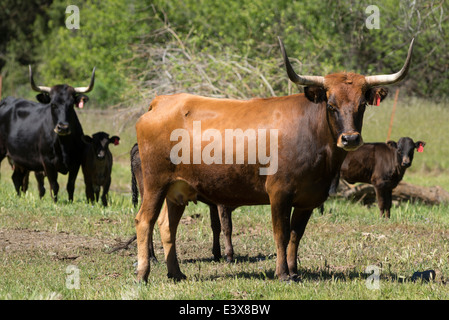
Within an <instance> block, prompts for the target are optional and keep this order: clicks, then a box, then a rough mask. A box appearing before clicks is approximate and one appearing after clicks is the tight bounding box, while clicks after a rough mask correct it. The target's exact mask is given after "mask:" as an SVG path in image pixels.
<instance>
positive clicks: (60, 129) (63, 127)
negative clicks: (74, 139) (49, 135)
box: [54, 123, 70, 136]
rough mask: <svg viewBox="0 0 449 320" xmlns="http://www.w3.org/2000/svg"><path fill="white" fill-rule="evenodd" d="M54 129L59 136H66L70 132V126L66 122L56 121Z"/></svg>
mask: <svg viewBox="0 0 449 320" xmlns="http://www.w3.org/2000/svg"><path fill="white" fill-rule="evenodd" d="M54 131H55V132H56V133H57V134H58V135H60V136H67V135H69V134H70V127H69V125H68V124H64V123H58V124H57V125H56V127H55V129H54Z"/></svg>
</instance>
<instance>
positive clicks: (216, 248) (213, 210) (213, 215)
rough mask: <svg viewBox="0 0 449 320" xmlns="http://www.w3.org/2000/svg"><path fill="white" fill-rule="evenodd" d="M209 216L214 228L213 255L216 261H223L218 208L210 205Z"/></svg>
mask: <svg viewBox="0 0 449 320" xmlns="http://www.w3.org/2000/svg"><path fill="white" fill-rule="evenodd" d="M209 215H210V226H211V228H212V235H213V244H212V254H213V255H214V260H215V261H219V260H220V259H221V249H220V232H221V224H220V216H219V214H218V209H217V206H216V205H214V204H211V205H209Z"/></svg>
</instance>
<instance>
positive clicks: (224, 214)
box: [218, 205, 234, 262]
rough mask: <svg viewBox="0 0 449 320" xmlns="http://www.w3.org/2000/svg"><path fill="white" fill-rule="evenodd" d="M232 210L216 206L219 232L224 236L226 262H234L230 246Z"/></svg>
mask: <svg viewBox="0 0 449 320" xmlns="http://www.w3.org/2000/svg"><path fill="white" fill-rule="evenodd" d="M233 210H234V208H231V207H226V206H221V205H220V206H218V213H219V215H220V222H221V230H223V234H224V236H225V255H226V261H227V262H232V260H234V247H233V246H232V218H231V215H232V211H233Z"/></svg>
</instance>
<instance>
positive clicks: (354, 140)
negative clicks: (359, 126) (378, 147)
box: [337, 132, 363, 151]
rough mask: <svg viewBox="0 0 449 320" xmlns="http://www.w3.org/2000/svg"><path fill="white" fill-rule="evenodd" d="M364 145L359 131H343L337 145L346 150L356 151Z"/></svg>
mask: <svg viewBox="0 0 449 320" xmlns="http://www.w3.org/2000/svg"><path fill="white" fill-rule="evenodd" d="M362 145H363V139H362V136H361V134H360V133H358V132H346V133H342V134H341V135H340V136H339V137H338V141H337V147H339V148H342V149H344V150H346V151H355V150H357V149H358V148H359V147H361V146H362Z"/></svg>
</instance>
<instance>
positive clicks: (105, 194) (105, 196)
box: [101, 178, 111, 207]
mask: <svg viewBox="0 0 449 320" xmlns="http://www.w3.org/2000/svg"><path fill="white" fill-rule="evenodd" d="M110 186H111V178H109V179H107V180H106V183H105V184H104V186H103V194H102V195H101V202H102V203H103V206H105V207H107V206H108V192H109V187H110Z"/></svg>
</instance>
